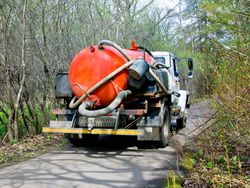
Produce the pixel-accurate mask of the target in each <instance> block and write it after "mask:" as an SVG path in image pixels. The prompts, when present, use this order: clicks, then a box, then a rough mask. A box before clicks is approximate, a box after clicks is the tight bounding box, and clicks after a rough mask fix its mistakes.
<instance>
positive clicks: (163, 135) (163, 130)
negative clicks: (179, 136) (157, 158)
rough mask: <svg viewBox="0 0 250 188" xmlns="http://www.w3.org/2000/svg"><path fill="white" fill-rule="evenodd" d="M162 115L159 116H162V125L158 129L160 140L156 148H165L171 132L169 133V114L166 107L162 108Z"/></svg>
mask: <svg viewBox="0 0 250 188" xmlns="http://www.w3.org/2000/svg"><path fill="white" fill-rule="evenodd" d="M164 108H165V109H164V113H162V114H160V115H161V116H162V119H163V121H162V125H161V127H160V129H159V131H160V133H159V135H160V140H159V142H158V146H159V147H160V148H163V147H166V146H167V145H168V142H169V139H170V136H171V131H170V113H169V110H168V108H167V107H164Z"/></svg>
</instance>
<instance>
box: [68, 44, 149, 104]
mask: <svg viewBox="0 0 250 188" xmlns="http://www.w3.org/2000/svg"><path fill="white" fill-rule="evenodd" d="M125 51H126V53H127V54H128V55H129V56H130V57H131V59H136V58H138V57H143V55H144V54H143V52H139V51H135V50H125ZM145 59H146V61H148V63H150V61H151V59H152V58H151V57H150V56H148V55H146V56H145ZM126 62H127V60H126V59H125V58H124V57H123V55H122V54H121V53H120V52H118V51H117V50H116V49H115V48H113V47H109V46H104V47H103V48H98V46H97V45H95V46H90V47H87V48H84V49H83V50H82V51H80V52H79V53H78V54H77V55H76V56H75V57H74V59H73V61H72V62H71V65H70V68H69V83H70V87H71V89H72V91H73V93H74V95H75V96H76V97H77V98H79V97H81V96H82V95H83V94H84V93H86V91H88V90H89V89H90V88H91V87H93V86H94V85H95V84H96V83H97V82H99V81H100V80H102V79H103V78H105V77H106V76H107V75H108V74H110V73H111V72H113V71H114V70H116V69H117V68H119V67H120V66H122V65H123V64H124V63H126ZM128 78H129V75H128V70H127V69H125V70H123V71H122V72H120V73H119V74H117V75H116V76H115V77H114V78H113V79H112V80H110V81H108V82H106V83H105V84H104V85H102V86H101V87H99V88H98V89H96V90H95V91H94V92H93V93H91V95H89V96H88V97H87V98H86V99H85V100H91V101H93V102H95V106H96V107H104V106H107V105H109V104H110V103H111V102H112V101H113V100H114V99H115V97H116V96H117V94H118V93H119V92H120V91H121V90H124V89H126V88H127V82H128Z"/></svg>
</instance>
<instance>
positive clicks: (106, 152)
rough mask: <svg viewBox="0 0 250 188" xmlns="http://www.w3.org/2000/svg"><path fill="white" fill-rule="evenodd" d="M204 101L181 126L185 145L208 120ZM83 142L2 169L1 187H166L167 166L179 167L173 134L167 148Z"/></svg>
mask: <svg viewBox="0 0 250 188" xmlns="http://www.w3.org/2000/svg"><path fill="white" fill-rule="evenodd" d="M202 108H203V105H194V106H193V107H192V108H191V110H190V111H189V114H190V118H189V120H188V126H187V128H185V129H183V130H181V131H179V132H178V138H179V140H180V142H181V143H182V144H183V145H185V144H186V142H188V141H190V139H191V138H192V137H193V135H195V134H197V131H198V130H199V129H197V126H199V125H201V124H202V123H203V122H205V121H206V118H204V111H206V110H207V108H204V109H202ZM101 143H102V144H100V143H99V144H98V143H97V144H94V145H92V146H89V147H84V148H74V147H72V146H71V145H67V146H66V147H65V148H63V149H62V150H58V151H53V152H50V153H47V154H45V155H41V156H39V157H36V158H34V159H31V160H27V161H24V162H21V163H18V164H15V165H13V166H9V167H6V168H3V169H0V187H1V188H3V187H13V188H21V187H31V188H35V187H39V188H43V187H44V188H45V187H46V188H47V187H53V188H55V187H65V188H69V187H87V188H89V187H93V188H99V187H102V188H111V187H124V188H127V187H143V188H144V187H145V188H146V187H147V188H155V187H164V183H165V178H166V174H167V172H168V171H170V170H171V171H176V170H178V168H177V155H176V151H175V147H174V143H173V141H172V140H171V141H170V144H169V146H168V147H166V148H163V149H137V147H135V146H134V142H133V140H130V141H129V142H126V143H125V142H124V139H122V138H120V139H118V138H112V137H106V138H104V139H103V142H101Z"/></svg>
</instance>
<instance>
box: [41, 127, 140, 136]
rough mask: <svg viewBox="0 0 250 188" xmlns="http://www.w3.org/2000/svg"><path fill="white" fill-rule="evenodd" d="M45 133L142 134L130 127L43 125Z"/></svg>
mask: <svg viewBox="0 0 250 188" xmlns="http://www.w3.org/2000/svg"><path fill="white" fill-rule="evenodd" d="M42 132H43V133H70V134H108V135H135V136H136V135H142V132H141V131H138V130H129V129H118V130H113V129H92V130H87V129H81V128H70V129H65V128H49V127H43V130H42Z"/></svg>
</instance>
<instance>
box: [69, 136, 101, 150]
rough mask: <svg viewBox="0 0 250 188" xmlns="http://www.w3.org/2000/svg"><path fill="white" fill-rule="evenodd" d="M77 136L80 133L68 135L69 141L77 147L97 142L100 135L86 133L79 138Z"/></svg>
mask: <svg viewBox="0 0 250 188" xmlns="http://www.w3.org/2000/svg"><path fill="white" fill-rule="evenodd" d="M76 136H78V135H73V136H69V137H68V140H69V142H70V143H71V144H72V145H73V146H75V147H80V146H87V145H91V144H93V143H95V142H96V141H97V140H98V138H99V135H86V134H85V135H82V138H79V137H76Z"/></svg>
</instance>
